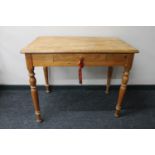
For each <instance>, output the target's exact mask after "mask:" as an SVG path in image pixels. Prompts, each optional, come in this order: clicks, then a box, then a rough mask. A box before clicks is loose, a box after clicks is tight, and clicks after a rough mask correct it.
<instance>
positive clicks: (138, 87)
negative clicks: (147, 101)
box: [0, 85, 155, 90]
mask: <svg viewBox="0 0 155 155" xmlns="http://www.w3.org/2000/svg"><path fill="white" fill-rule="evenodd" d="M119 87H120V85H111V86H110V89H119ZM37 88H38V89H40V90H42V89H45V87H44V85H38V86H37ZM51 88H52V89H73V88H74V89H90V88H93V89H105V88H106V86H105V85H78V86H77V85H54V86H51ZM23 89H28V90H29V89H30V87H29V85H0V90H23ZM127 89H130V90H155V85H128V87H127Z"/></svg>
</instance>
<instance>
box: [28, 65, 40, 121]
mask: <svg viewBox="0 0 155 155" xmlns="http://www.w3.org/2000/svg"><path fill="white" fill-rule="evenodd" d="M28 71H29V82H30V88H31V96H32V101H33V105H34V109H35V116H36V121H37V122H39V123H40V122H42V118H41V114H40V107H39V98H38V91H37V87H36V78H35V74H34V67H32V68H31V69H29V70H28Z"/></svg>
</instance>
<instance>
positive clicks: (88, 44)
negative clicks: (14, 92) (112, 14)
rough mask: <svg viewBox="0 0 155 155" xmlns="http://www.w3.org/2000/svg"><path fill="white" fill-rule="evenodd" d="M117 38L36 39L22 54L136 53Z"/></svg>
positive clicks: (57, 37) (50, 37)
mask: <svg viewBox="0 0 155 155" xmlns="http://www.w3.org/2000/svg"><path fill="white" fill-rule="evenodd" d="M137 52H138V50H137V49H136V48H134V47H132V46H131V45H129V44H128V43H126V42H124V41H122V40H121V39H119V38H110V37H65V36H64V37H60V36H55V37H52V36H43V37H38V38H37V39H36V40H34V41H33V42H32V43H30V44H29V45H28V46H27V47H25V48H23V49H22V53H137Z"/></svg>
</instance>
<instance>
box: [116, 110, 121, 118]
mask: <svg viewBox="0 0 155 155" xmlns="http://www.w3.org/2000/svg"><path fill="white" fill-rule="evenodd" d="M114 116H115V117H116V118H119V117H120V116H121V110H116V111H115V114H114Z"/></svg>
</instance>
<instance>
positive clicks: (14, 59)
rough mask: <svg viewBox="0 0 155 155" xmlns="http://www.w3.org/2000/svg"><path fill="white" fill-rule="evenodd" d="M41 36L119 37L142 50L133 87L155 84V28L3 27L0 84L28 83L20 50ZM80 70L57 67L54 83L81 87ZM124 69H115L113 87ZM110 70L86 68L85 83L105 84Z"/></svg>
mask: <svg viewBox="0 0 155 155" xmlns="http://www.w3.org/2000/svg"><path fill="white" fill-rule="evenodd" d="M41 35H74V36H79V35H80V36H115V37H120V38H122V39H124V40H125V41H127V42H129V43H130V44H132V45H133V46H135V47H136V48H138V49H139V50H140V53H139V54H137V55H136V57H135V59H134V64H133V68H132V71H131V75H130V81H129V83H130V84H155V27H130V26H129V27H128V26H127V27H115V26H112V27H110V26H108V27H107V26H105V27H104V26H101V27H100V26H95V27H94V26H93V27H89V26H88V27H83V26H81V27H79V26H77V27H74V26H71V27H69V26H67V27H64V26H63V27H52V26H51V27H38V26H37V27H12V26H11V27H0V84H28V75H27V70H26V65H25V59H24V55H22V54H20V49H21V48H23V47H24V46H26V45H27V44H28V43H29V42H31V41H32V40H33V39H35V38H36V37H38V36H41ZM77 71H78V69H77V68H76V67H68V68H67V67H53V68H51V69H50V83H51V84H55V85H58V84H59V85H68V84H70V85H72V84H74V85H77V84H78V73H77ZM121 71H122V69H121V68H115V71H114V76H113V82H112V83H113V84H119V83H120V78H121V74H120V73H121ZM35 73H36V77H37V82H38V84H43V83H44V79H43V73H42V68H36V70H35ZM105 82H106V67H98V68H95V67H92V68H84V84H86V85H89V84H105Z"/></svg>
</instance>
